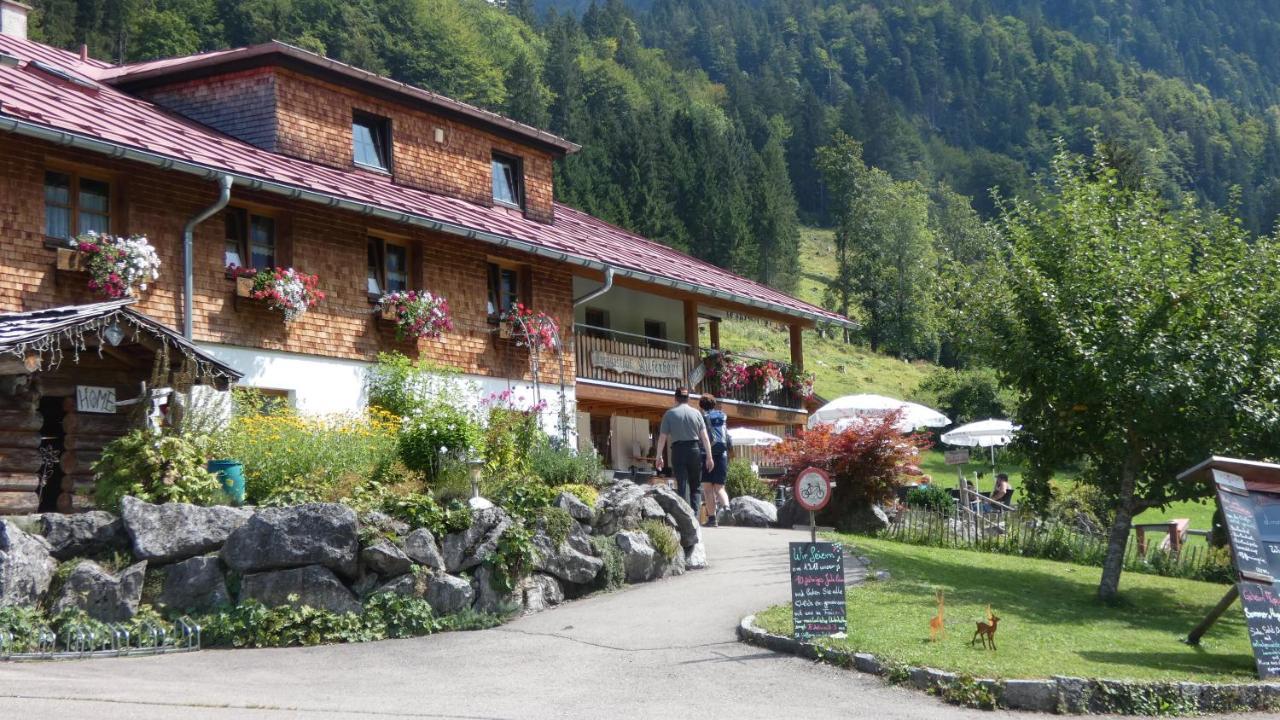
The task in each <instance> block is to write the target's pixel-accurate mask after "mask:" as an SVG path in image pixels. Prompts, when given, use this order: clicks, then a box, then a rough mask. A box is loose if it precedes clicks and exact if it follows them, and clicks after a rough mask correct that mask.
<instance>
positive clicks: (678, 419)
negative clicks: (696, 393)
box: [653, 387, 714, 517]
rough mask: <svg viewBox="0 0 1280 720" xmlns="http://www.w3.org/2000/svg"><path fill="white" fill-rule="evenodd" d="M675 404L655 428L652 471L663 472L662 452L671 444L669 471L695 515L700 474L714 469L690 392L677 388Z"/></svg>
mask: <svg viewBox="0 0 1280 720" xmlns="http://www.w3.org/2000/svg"><path fill="white" fill-rule="evenodd" d="M675 400H676V402H675V405H674V406H673V407H672V408H671V409H670V410H668V411H667V412H666V414H664V415H663V416H662V424H661V425H660V426H659V428H658V448H657V455H656V457H655V458H654V461H653V464H654V468H655V469H657V471H658V472H662V458H663V450H665V449H666V447H667V444H668V443H670V444H671V470H672V471H673V472H674V473H675V476H676V482H677V484H678V486H679V490H680V495H681V496H682V497H684V499H685V501H687V502H688V503H689V506H690V507H692V508H693V514H694V516H695V517H696V516H697V515H698V507H699V506H700V505H701V504H702V503H701V502H700V501H699V497H698V495H699V493H698V484H699V481H700V480H701V478H702V471H703V470H704V469H705V470H706V471H707V472H710V471H711V469H712V468H713V467H714V463H713V462H712V459H711V440H710V439H709V438H708V437H707V424H706V421H704V420H703V419H702V413H700V412H698V409H697V408H695V407H693V406H692V405H690V404H689V389H688V388H684V387H679V388H676V394H675Z"/></svg>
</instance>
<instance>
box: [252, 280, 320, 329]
mask: <svg viewBox="0 0 1280 720" xmlns="http://www.w3.org/2000/svg"><path fill="white" fill-rule="evenodd" d="M232 272H233V273H234V274H235V278H236V297H237V298H242V297H243V298H249V299H251V300H261V301H263V302H264V303H266V305H267V307H269V308H271V309H272V310H278V311H280V312H281V313H282V314H283V315H284V321H285V323H286V324H287V323H291V322H293V321H294V320H297V319H298V318H300V317H302V316H303V315H304V314H305V313H306V312H307V311H308V310H310V309H311V308H313V307H315V306H316V303H318V302H320V301H321V300H324V293H323V292H321V291H320V290H319V289H317V287H316V285H317V283H318V282H319V278H318V277H317V276H315V275H307V274H306V273H301V272H298V271H297V270H294V269H293V268H274V269H270V270H257V271H255V270H252V269H248V268H234V269H232Z"/></svg>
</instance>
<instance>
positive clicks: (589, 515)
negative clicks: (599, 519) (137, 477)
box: [554, 492, 596, 525]
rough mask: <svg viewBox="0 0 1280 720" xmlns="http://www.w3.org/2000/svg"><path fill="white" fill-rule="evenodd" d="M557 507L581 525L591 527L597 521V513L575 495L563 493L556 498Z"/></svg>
mask: <svg viewBox="0 0 1280 720" xmlns="http://www.w3.org/2000/svg"><path fill="white" fill-rule="evenodd" d="M554 504H555V506H556V507H558V508H560V509H561V510H564V511H565V512H567V513H569V517H571V518H573V519H574V520H577V521H578V522H580V523H585V524H587V525H590V524H591V523H592V521H593V520H595V516H596V511H595V510H593V509H592V508H591V507H589V506H588V505H587V504H586V503H584V502H582V501H581V500H579V499H578V496H577V495H574V494H573V493H567V492H562V493H560V494H559V495H557V496H556V499H555V503H554Z"/></svg>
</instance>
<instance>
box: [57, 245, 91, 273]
mask: <svg viewBox="0 0 1280 720" xmlns="http://www.w3.org/2000/svg"><path fill="white" fill-rule="evenodd" d="M58 269H59V270H62V271H65V272H76V273H82V272H89V268H88V266H87V265H86V264H85V261H84V253H82V252H80V251H79V250H72V249H71V248H61V247H60V248H58Z"/></svg>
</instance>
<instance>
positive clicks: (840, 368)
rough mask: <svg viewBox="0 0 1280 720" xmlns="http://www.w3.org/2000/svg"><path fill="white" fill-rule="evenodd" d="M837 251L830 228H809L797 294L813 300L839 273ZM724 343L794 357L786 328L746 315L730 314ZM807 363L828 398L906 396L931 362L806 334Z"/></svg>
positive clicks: (766, 354) (723, 333) (758, 352)
mask: <svg viewBox="0 0 1280 720" xmlns="http://www.w3.org/2000/svg"><path fill="white" fill-rule="evenodd" d="M835 265H836V263H835V250H834V247H833V246H832V239H831V231H830V230H818V229H813V228H805V229H804V230H803V231H802V232H801V239H800V267H801V268H803V270H802V271H801V276H800V282H799V283H798V285H797V287H796V293H795V294H796V296H797V297H799V298H800V299H802V300H805V301H806V302H810V303H813V304H815V305H821V304H822V293H823V291H824V290H826V287H827V283H828V282H830V280H831V278H832V277H833V276H834V275H835V269H836V268H835ZM720 344H721V346H723V347H725V348H727V349H729V350H733V351H736V352H740V353H743V354H746V355H753V356H756V357H763V358H772V359H775V360H790V359H791V351H790V348H789V345H788V341H787V328H786V327H785V326H783V325H771V324H766V323H760V322H755V321H752V320H746V319H728V320H726V321H725V322H724V323H723V324H722V326H721V330H720ZM804 362H805V367H806V368H807V369H809V370H811V371H812V372H814V373H815V374H816V375H817V376H818V379H817V383H816V385H815V388H816V390H817V392H818V394H819V395H821V396H822V397H824V398H827V399H831V398H837V397H840V396H841V395H849V394H852V393H878V394H881V395H889V396H891V397H899V398H905V397H908V396H910V395H911V393H912V392H913V391H914V390H915V388H916V385H918V384H919V383H920V380H922V379H923V378H924V376H925V375H927V374H928V373H929V370H931V369H932V366H931V365H929V364H928V363H919V362H918V363H907V362H903V361H902V360H897V359H894V358H890V357H886V356H884V355H879V354H877V353H873V352H871V351H870V350H868V349H866V348H864V347H860V346H857V345H847V344H845V343H844V342H841V341H840V340H839V339H834V338H824V337H820V336H819V335H818V333H817V332H816V331H813V330H809V331H806V332H805V334H804Z"/></svg>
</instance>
